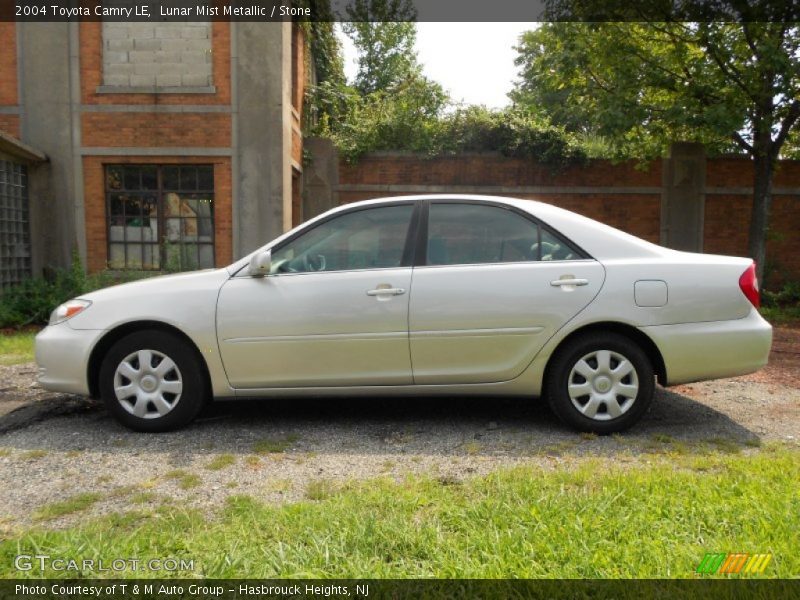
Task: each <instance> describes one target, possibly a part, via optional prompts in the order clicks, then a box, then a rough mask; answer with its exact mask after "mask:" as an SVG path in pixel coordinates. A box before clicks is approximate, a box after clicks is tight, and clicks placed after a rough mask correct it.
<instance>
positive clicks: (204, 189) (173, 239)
mask: <svg viewBox="0 0 800 600" xmlns="http://www.w3.org/2000/svg"><path fill="white" fill-rule="evenodd" d="M106 215H107V222H108V267H109V268H110V269H140V270H167V271H190V270H193V269H206V268H210V267H213V266H214V167H213V166H212V165H107V166H106Z"/></svg>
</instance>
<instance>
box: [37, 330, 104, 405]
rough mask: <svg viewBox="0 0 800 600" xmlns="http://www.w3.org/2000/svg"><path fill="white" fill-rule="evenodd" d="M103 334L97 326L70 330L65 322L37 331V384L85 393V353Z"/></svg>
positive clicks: (87, 389)
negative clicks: (95, 327)
mask: <svg viewBox="0 0 800 600" xmlns="http://www.w3.org/2000/svg"><path fill="white" fill-rule="evenodd" d="M103 333H105V332H104V331H102V330H99V329H73V328H72V327H70V326H69V324H68V323H60V324H58V325H53V326H50V327H45V328H44V329H43V330H42V331H40V332H39V334H38V335H37V336H36V364H37V365H38V367H39V373H38V380H39V385H40V386H42V387H43V388H44V389H46V390H50V391H53V392H64V393H67V394H81V395H84V396H88V395H89V382H88V380H87V376H88V366H89V356H90V355H91V352H92V348H94V345H95V344H96V343H97V341H98V340H99V339H100V337H101V336H102V335H103Z"/></svg>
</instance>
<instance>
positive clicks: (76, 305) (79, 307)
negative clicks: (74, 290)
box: [49, 300, 92, 325]
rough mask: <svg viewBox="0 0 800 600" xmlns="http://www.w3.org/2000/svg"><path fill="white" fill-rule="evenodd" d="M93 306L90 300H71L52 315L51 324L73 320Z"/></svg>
mask: <svg viewBox="0 0 800 600" xmlns="http://www.w3.org/2000/svg"><path fill="white" fill-rule="evenodd" d="M91 304H92V303H91V302H89V301H88V300H70V301H69V302H64V304H62V305H61V306H59V307H57V308H56V309H55V310H54V311H53V312H51V313H50V323H49V324H50V325H55V324H57V323H61V322H62V321H66V320H67V319H71V318H72V317H74V316H75V315H77V314H79V313H82V312H83V311H85V310H86V309H87V308H89V306H90V305H91Z"/></svg>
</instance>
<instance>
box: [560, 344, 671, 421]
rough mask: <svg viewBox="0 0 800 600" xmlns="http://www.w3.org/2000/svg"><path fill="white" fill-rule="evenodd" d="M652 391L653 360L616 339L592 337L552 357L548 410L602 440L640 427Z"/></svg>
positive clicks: (651, 399)
mask: <svg viewBox="0 0 800 600" xmlns="http://www.w3.org/2000/svg"><path fill="white" fill-rule="evenodd" d="M584 374H585V375H584ZM584 391H585V392H586V393H585V394H583V393H582V392H584ZM654 391H655V374H654V371H653V366H652V364H651V363H650V359H649V358H648V357H647V355H646V354H645V353H644V352H643V351H642V349H641V348H640V347H639V346H638V345H636V344H635V343H634V342H633V341H631V340H630V339H629V338H627V337H625V336H623V335H619V334H616V333H601V332H591V333H587V334H584V335H580V336H578V337H576V338H575V339H572V340H570V341H569V342H567V344H565V345H564V346H563V347H561V348H559V349H558V350H557V351H556V354H555V355H554V356H553V358H552V363H551V364H550V367H549V369H548V375H547V381H546V382H545V394H546V396H547V400H548V403H549V404H550V408H551V409H552V410H553V412H554V413H555V414H556V415H558V417H559V418H560V419H561V420H562V421H564V423H566V424H567V425H569V426H570V427H573V428H574V429H577V430H578V431H585V432H591V433H597V434H600V435H607V434H610V433H616V432H618V431H623V430H625V429H628V428H629V427H631V426H632V425H634V424H635V423H637V422H638V421H639V420H640V419H641V418H642V416H644V414H645V413H646V412H647V410H648V409H649V408H650V404H651V403H652V401H653V393H654Z"/></svg>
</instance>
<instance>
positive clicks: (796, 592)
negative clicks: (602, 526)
mask: <svg viewBox="0 0 800 600" xmlns="http://www.w3.org/2000/svg"><path fill="white" fill-rule="evenodd" d="M147 586H149V587H147ZM98 592H99V593H98ZM0 597H1V598H3V599H4V600H12V599H14V600H51V599H55V598H59V599H65V600H66V599H69V600H89V599H90V598H93V599H97V598H100V599H103V600H105V599H108V598H114V599H118V600H150V599H159V600H183V599H189V598H192V599H213V600H245V599H254V598H271V599H272V598H274V599H284V598H286V599H288V598H291V599H300V598H303V599H306V598H308V599H312V598H313V599H325V600H344V599H359V598H368V599H369V600H373V599H384V598H385V599H393V600H404V599H406V598H407V599H414V600H417V599H420V600H422V599H428V598H431V599H442V600H444V599H451V598H452V599H459V600H461V599H470V598H480V599H486V600H494V599H497V600H512V599H518V598H519V599H522V598H541V599H549V598H575V599H579V598H580V599H587V600H588V599H592V600H594V599H604V598H615V599H619V600H641V599H642V598H656V599H664V600H673V599H676V598H680V599H694V598H697V599H703V600H717V599H718V600H749V599H757V600H762V599H763V600H782V599H783V598H787V599H789V598H793V599H794V598H798V597H800V579H746V578H744V577H742V578H735V579H701V578H694V579H621V580H612V579H600V580H597V579H535V580H531V579H527V580H526V579H492V580H487V579H399V580H398V579H338V580H333V579H331V580H327V579H324V580H318V579H317V580H314V579H307V580H298V579H291V580H286V579H283V580H281V579H273V580H256V579H207V580H204V579H172V580H156V579H139V580H134V579H128V580H123V579H65V580H64V579H62V580H58V579H16V580H14V579H5V580H0Z"/></svg>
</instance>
